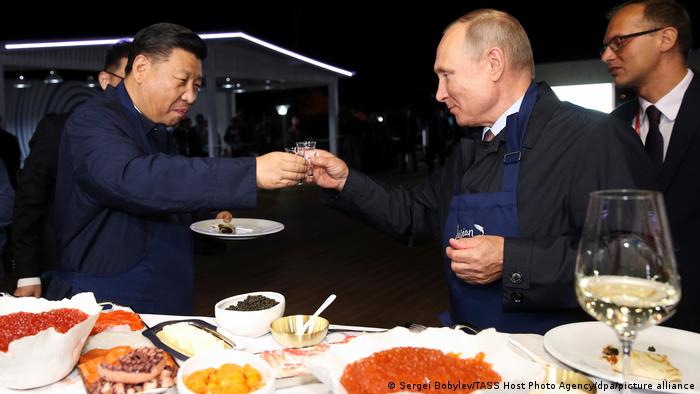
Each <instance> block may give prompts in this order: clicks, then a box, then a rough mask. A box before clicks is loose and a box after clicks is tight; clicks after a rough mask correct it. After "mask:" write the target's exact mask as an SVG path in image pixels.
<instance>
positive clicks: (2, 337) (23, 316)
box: [0, 308, 88, 352]
mask: <svg viewBox="0 0 700 394" xmlns="http://www.w3.org/2000/svg"><path fill="white" fill-rule="evenodd" d="M87 318H88V315H87V314H86V313H85V312H83V311H81V310H80V309H75V308H60V309H52V310H50V311H47V312H41V313H29V312H15V313H10V314H8V315H3V316H0V351H1V352H7V349H8V348H9V346H10V342H12V341H14V340H16V339H20V338H24V337H27V336H31V335H35V334H37V333H39V332H41V331H44V330H46V329H47V328H49V327H53V328H54V329H55V330H56V331H58V332H60V333H65V332H66V331H68V330H70V329H71V328H73V327H74V326H75V325H77V324H79V323H81V322H82V321H84V320H85V319H87Z"/></svg>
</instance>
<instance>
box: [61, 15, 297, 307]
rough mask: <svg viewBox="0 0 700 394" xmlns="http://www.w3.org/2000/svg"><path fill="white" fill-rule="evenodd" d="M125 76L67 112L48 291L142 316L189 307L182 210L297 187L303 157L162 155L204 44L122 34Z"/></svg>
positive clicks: (189, 254)
mask: <svg viewBox="0 0 700 394" xmlns="http://www.w3.org/2000/svg"><path fill="white" fill-rule="evenodd" d="M131 45H132V47H131V50H130V53H129V60H128V62H127V65H126V69H125V73H126V77H125V78H124V80H123V81H122V83H120V84H119V85H118V86H117V88H116V89H108V90H107V91H105V92H103V93H102V94H100V95H98V96H95V97H93V98H92V99H90V100H88V101H87V102H85V103H84V104H83V105H82V106H80V107H79V108H78V109H76V110H75V111H74V112H73V113H72V114H71V116H70V117H69V118H68V122H67V123H66V127H65V128H64V132H63V137H62V138H61V146H60V152H59V162H58V176H57V180H56V181H57V182H56V185H57V186H56V225H57V227H56V230H57V231H56V233H57V235H58V244H59V254H60V263H59V266H58V268H57V269H56V271H55V274H54V275H53V277H52V279H51V282H50V283H49V287H48V290H47V298H49V299H60V298H63V297H66V296H71V295H73V294H76V293H80V292H85V291H90V292H93V293H94V294H95V296H96V298H97V299H98V300H101V301H107V300H108V301H113V302H117V303H120V304H123V305H128V306H130V307H132V308H133V309H134V310H135V311H137V312H141V313H163V314H191V313H192V303H193V292H194V289H193V282H194V278H193V260H194V255H193V251H192V234H191V231H190V229H189V226H190V224H191V223H192V216H191V214H192V213H197V212H204V211H213V210H218V211H221V212H220V214H219V215H218V216H219V217H223V218H224V219H226V218H228V219H229V220H230V218H231V214H230V213H228V212H225V211H223V210H225V209H228V208H231V207H240V208H245V207H251V206H254V205H255V203H256V198H257V188H256V187H260V188H263V189H276V188H282V187H286V186H292V185H296V184H297V183H298V181H299V180H300V179H303V178H304V175H305V174H306V171H307V165H306V162H305V160H304V158H302V157H299V156H296V155H291V154H287V153H284V152H273V153H269V154H267V155H264V156H260V157H257V158H238V159H232V158H187V157H183V156H172V155H168V154H166V153H164V150H165V144H166V140H165V138H166V134H165V133H166V131H165V128H166V127H171V126H174V125H176V124H177V123H178V122H180V121H181V120H182V119H183V118H184V117H185V116H186V114H187V112H188V110H189V109H190V108H191V107H192V105H193V104H194V102H195V100H196V98H197V92H198V90H199V87H200V86H201V83H202V60H203V59H204V58H205V57H206V52H207V48H206V45H205V43H204V41H203V40H202V39H201V38H200V37H199V36H198V35H196V34H195V33H193V32H191V31H190V30H188V29H186V28H184V27H182V26H178V25H174V24H169V23H157V24H154V25H151V26H148V27H146V28H144V29H143V30H141V31H139V32H138V33H137V34H136V35H135V36H134V40H133V41H132V44H131Z"/></svg>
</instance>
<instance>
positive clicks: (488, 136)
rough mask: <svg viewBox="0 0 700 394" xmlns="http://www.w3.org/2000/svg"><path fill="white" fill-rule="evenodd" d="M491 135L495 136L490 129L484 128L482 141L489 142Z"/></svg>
mask: <svg viewBox="0 0 700 394" xmlns="http://www.w3.org/2000/svg"><path fill="white" fill-rule="evenodd" d="M493 137H495V135H493V132H492V131H491V129H488V130H486V133H485V134H484V139H483V141H484V142H491V140H493Z"/></svg>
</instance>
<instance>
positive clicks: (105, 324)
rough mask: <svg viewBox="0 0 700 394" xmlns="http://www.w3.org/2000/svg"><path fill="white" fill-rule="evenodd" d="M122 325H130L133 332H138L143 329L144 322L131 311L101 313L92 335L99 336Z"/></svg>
mask: <svg viewBox="0 0 700 394" xmlns="http://www.w3.org/2000/svg"><path fill="white" fill-rule="evenodd" d="M121 325H128V326H129V328H130V329H131V331H138V330H141V329H142V328H143V322H142V321H141V318H140V317H139V315H138V314H136V313H134V312H129V311H123V310H115V311H109V312H101V313H100V316H99V317H98V318H97V322H96V323H95V326H94V327H93V328H92V332H90V335H95V334H99V333H101V332H102V331H104V330H106V329H108V328H110V327H114V326H121Z"/></svg>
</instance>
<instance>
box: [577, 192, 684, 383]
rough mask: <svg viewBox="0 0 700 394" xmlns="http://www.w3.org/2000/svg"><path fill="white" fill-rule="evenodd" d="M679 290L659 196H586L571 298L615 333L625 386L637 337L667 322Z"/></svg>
mask: <svg viewBox="0 0 700 394" xmlns="http://www.w3.org/2000/svg"><path fill="white" fill-rule="evenodd" d="M680 289H681V288H680V278H679V276H678V271H677V270H676V260H675V257H674V255H673V248H672V246H671V235H670V233H669V227H668V220H667V218H666V210H665V207H664V201H663V196H662V195H661V193H658V192H653V191H646V190H601V191H596V192H592V193H591V194H590V199H589V200H588V212H587V214H586V221H585V224H584V227H583V231H582V234H581V242H580V244H579V249H578V256H577V259H576V297H577V298H578V302H579V304H580V305H581V307H582V308H583V309H584V310H585V311H586V312H588V314H590V315H591V316H593V317H594V318H596V319H597V320H600V321H602V322H604V323H605V324H607V325H609V326H610V327H612V328H613V329H614V330H615V333H616V334H617V337H618V339H619V340H620V342H621V343H622V354H623V359H622V363H623V364H622V365H623V373H622V375H623V379H624V382H625V383H628V380H629V374H630V367H631V365H630V362H631V361H630V352H631V348H632V342H633V341H634V339H635V337H636V335H637V332H638V331H639V330H642V329H644V328H646V327H648V326H650V325H653V324H659V323H661V322H662V321H664V320H666V319H668V318H669V317H670V316H671V315H672V314H673V313H674V312H675V310H676V306H677V305H678V302H679V301H680V298H681V290H680ZM625 392H626V393H629V392H630V391H629V388H628V385H627V384H625Z"/></svg>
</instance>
